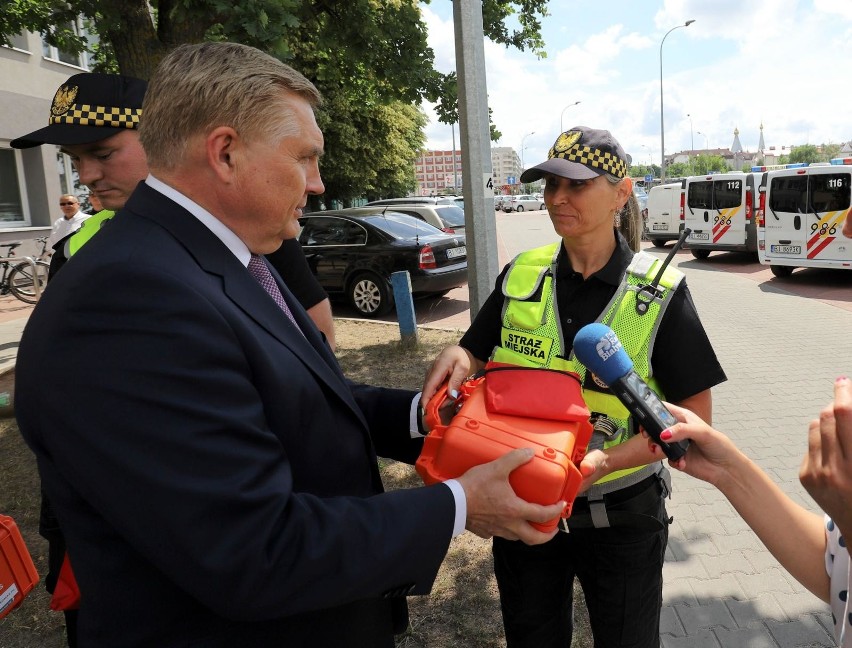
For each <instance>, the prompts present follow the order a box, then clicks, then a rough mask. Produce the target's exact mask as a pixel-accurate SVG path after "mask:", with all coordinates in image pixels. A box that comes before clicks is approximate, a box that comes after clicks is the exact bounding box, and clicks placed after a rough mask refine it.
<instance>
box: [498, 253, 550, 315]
mask: <svg viewBox="0 0 852 648" xmlns="http://www.w3.org/2000/svg"><path fill="white" fill-rule="evenodd" d="M547 270H548V268H539V267H536V266H525V265H515V266H512V269H511V270H510V272H509V273H508V274H507V275H506V277H505V279H504V281H503V296H504V297H508V298H510V299H515V300H518V301H522V302H524V307H523V308H522V309H521V308H517V309H513V310H512V312H511V313H510V314H509V318H510V320H511V324H512V326H514V327H516V328H518V329H521V330H524V331H533V330H535V329H537V328H538V327H539V326H541V325H542V324H543V323H544V314H545V311H546V309H547V301H546V300H545V299H544V298H543V296H544V295H549V294H550V284H551V283H552V282H553V278H552V277H551V276H550V275H549V274H547ZM521 287H523V288H521ZM536 296H538V301H536V300H535V299H534V297H536Z"/></svg>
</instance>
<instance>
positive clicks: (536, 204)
mask: <svg viewBox="0 0 852 648" xmlns="http://www.w3.org/2000/svg"><path fill="white" fill-rule="evenodd" d="M536 209H544V199H543V198H536V197H535V196H533V195H532V194H526V195H522V196H505V197H504V199H503V211H504V212H513V211H516V212H522V211H535V210H536Z"/></svg>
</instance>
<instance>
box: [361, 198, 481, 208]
mask: <svg viewBox="0 0 852 648" xmlns="http://www.w3.org/2000/svg"><path fill="white" fill-rule="evenodd" d="M459 203H461V204H459ZM373 205H455V206H457V207H462V208H464V199H463V198H462V197H461V196H408V197H407V198H384V199H382V200H371V201H370V202H368V203H367V206H368V207H372V206H373Z"/></svg>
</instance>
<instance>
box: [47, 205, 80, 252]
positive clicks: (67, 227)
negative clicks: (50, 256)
mask: <svg viewBox="0 0 852 648" xmlns="http://www.w3.org/2000/svg"><path fill="white" fill-rule="evenodd" d="M89 216H91V214H84V213H83V212H81V211H78V212H77V213H76V214H74V215H73V216H72V217H71V218H65V216H60V217H59V218H57V219H56V220H55V221H54V222H53V230H51V232H50V236H48V237H47V247H48V248H49V249H52V248H53V246H54V245H56V244H57V243H58V242H59V241H61V240H62V239H64V238H65V237H66V236H68V235H69V234H72V233H73V232H76V231H77V230H78V229H80V226H81V225H82V224H83V221H84V220H86V219H87V218H89Z"/></svg>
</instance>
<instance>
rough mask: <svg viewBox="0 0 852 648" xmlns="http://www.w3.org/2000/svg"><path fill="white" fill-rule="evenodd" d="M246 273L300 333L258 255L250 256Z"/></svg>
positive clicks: (270, 274)
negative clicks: (247, 272)
mask: <svg viewBox="0 0 852 648" xmlns="http://www.w3.org/2000/svg"><path fill="white" fill-rule="evenodd" d="M248 271H249V272H250V273H251V276H252V277H254V278H255V279H257V281H258V283H259V284H260V285H261V286H263V289H264V290H265V291H266V292H268V293H269V296H270V297H272V299H273V300H274V301H275V303H276V304H278V308H280V309H281V310H283V311H284V314H285V315H286V316H287V317H289V318H290V321H291V322H293V325H294V326H295V327H296V328H297V329H299V331H301V330H302V329H300V328H299V325H298V324H296V318H295V317H293V312H292V311H291V310H290V307H289V306H288V305H287V302H286V301H284V296H283V295H282V294H281V290H280V289H279V288H278V284H277V283H275V279H274V278H273V277H272V273H271V272H270V271H269V268H268V267H267V265H266V262H265V261H264V260H263V259H261V258H260V257H259V256H258V255H256V254H252V255H251V260H250V261H249V264H248Z"/></svg>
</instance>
